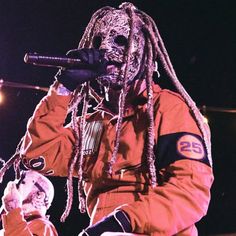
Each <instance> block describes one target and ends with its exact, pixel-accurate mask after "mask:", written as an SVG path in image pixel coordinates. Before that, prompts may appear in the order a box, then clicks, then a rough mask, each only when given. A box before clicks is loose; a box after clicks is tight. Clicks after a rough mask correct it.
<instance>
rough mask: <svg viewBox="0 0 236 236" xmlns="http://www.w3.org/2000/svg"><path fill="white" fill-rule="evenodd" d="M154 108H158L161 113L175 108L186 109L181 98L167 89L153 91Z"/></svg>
mask: <svg viewBox="0 0 236 236" xmlns="http://www.w3.org/2000/svg"><path fill="white" fill-rule="evenodd" d="M153 101H154V107H155V108H158V109H159V110H160V111H161V112H164V111H168V110H172V109H173V108H175V107H177V106H183V107H187V104H186V102H185V101H184V99H183V97H182V96H181V95H180V94H179V93H177V92H174V91H171V90H168V89H155V88H154V90H153Z"/></svg>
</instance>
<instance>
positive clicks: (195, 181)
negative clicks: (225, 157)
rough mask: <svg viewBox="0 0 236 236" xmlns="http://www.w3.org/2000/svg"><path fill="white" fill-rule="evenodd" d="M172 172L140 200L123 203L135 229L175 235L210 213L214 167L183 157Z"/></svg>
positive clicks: (142, 231)
mask: <svg viewBox="0 0 236 236" xmlns="http://www.w3.org/2000/svg"><path fill="white" fill-rule="evenodd" d="M168 172H169V173H168V174H170V175H171V177H170V178H169V180H168V181H166V182H165V183H164V184H163V185H162V186H157V187H156V188H155V189H151V190H150V191H149V193H148V194H147V195H143V196H141V197H140V201H137V202H135V203H133V204H130V205H127V206H123V207H121V209H122V210H124V211H125V212H126V213H127V214H128V215H129V217H130V221H131V226H132V232H135V233H143V234H150V233H151V232H158V233H159V234H160V235H174V234H176V233H178V232H180V231H181V230H183V229H185V228H187V227H189V226H191V225H193V224H194V223H196V222H197V221H199V220H200V219H201V218H202V217H203V216H204V215H205V214H206V212H207V209H208V205H209V201H210V187H211V185H212V181H213V175H212V170H211V168H210V167H209V166H207V165H205V164H202V163H198V162H194V161H179V162H177V163H175V164H173V165H171V166H170V167H169V170H168ZM166 174H167V173H166Z"/></svg>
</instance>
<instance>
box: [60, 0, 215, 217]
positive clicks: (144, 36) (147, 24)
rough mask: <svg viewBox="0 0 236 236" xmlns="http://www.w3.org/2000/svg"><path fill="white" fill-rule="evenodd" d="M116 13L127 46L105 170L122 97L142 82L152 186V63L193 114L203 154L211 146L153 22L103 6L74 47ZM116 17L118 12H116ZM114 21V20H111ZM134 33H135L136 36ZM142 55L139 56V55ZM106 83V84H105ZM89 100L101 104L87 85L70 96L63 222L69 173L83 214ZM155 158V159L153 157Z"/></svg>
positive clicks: (127, 6) (126, 6) (131, 10)
mask: <svg viewBox="0 0 236 236" xmlns="http://www.w3.org/2000/svg"><path fill="white" fill-rule="evenodd" d="M116 11H117V12H119V14H123V15H122V16H124V15H125V17H126V18H127V19H126V18H125V20H127V21H128V28H129V32H128V40H127V45H126V47H125V51H124V55H123V58H122V63H123V64H124V68H123V67H122V68H121V73H119V75H118V77H117V78H116V82H117V83H118V84H119V86H120V94H119V107H118V117H117V123H116V135H115V142H114V143H115V144H114V149H113V153H112V156H111V159H110V160H109V161H108V163H107V164H108V165H107V166H108V169H107V174H109V175H112V174H113V168H112V167H113V164H114V163H115V162H116V157H117V153H118V150H119V145H120V136H121V127H122V122H123V116H124V110H125V101H126V96H127V94H128V92H129V89H130V87H131V86H132V82H133V81H134V80H137V81H138V83H140V81H142V80H145V82H146V88H147V99H148V100H147V117H148V127H147V137H146V140H147V141H146V144H145V145H146V146H145V148H146V162H147V165H148V167H149V176H150V184H151V186H152V187H155V186H156V183H157V180H156V168H155V164H154V162H155V158H154V145H155V141H154V108H153V106H154V104H153V89H152V83H153V73H154V71H155V66H154V65H155V63H157V62H158V61H160V62H161V64H162V66H163V68H164V70H165V72H166V74H167V75H168V77H169V78H170V79H171V81H172V83H173V84H174V86H175V87H176V89H177V91H178V92H179V93H180V95H181V96H182V97H183V99H184V100H185V101H186V103H187V105H188V106H189V108H190V110H191V111H192V113H193V116H194V119H195V120H196V122H197V125H198V127H199V129H200V131H201V133H202V135H203V139H204V145H205V147H206V150H207V155H208V156H209V159H211V158H210V156H211V146H210V134H209V133H208V131H207V127H206V124H205V123H204V121H203V117H202V115H201V113H200V111H199V110H198V108H197V107H196V105H195V103H194V102H193V100H192V99H191V97H190V96H189V95H188V93H187V92H186V91H185V89H184V87H183V86H182V85H181V83H180V82H179V80H178V78H177V76H176V73H175V70H174V68H173V66H172V64H171V61H170V59H169V56H168V53H167V50H166V48H165V46H164V43H163V41H162V38H161V36H160V34H159V31H158V28H157V26H156V24H155V22H154V21H153V19H152V18H151V17H150V16H149V15H147V14H146V13H144V12H143V11H140V10H139V9H137V8H136V7H135V6H134V5H133V4H132V3H128V2H125V3H122V4H121V5H120V6H119V9H115V8H112V7H108V6H106V7H103V8H101V9H99V10H98V11H96V12H95V13H94V14H93V16H92V17H91V20H90V22H89V24H88V26H87V28H86V29H85V32H84V34H83V37H82V39H81V41H80V43H79V46H78V48H91V47H93V39H94V31H96V30H97V29H96V25H97V24H98V22H99V21H100V20H101V19H102V18H104V17H106V16H107V15H108V16H110V15H109V14H111V16H113V14H115V12H116ZM117 15H118V13H117ZM113 20H114V21H115V18H114V19H113ZM137 32H138V33H137ZM138 43H140V44H141V45H142V46H143V52H142V53H143V54H142V53H141V52H140V51H138V53H137V55H139V56H140V58H141V59H139V60H136V61H138V64H139V72H138V73H139V74H135V77H132V76H130V75H131V74H132V72H133V71H132V70H133V69H134V68H135V66H136V65H135V62H134V61H135V59H134V58H135V55H134V54H132V53H133V51H132V50H133V48H134V47H136V49H137V50H141V49H138V46H139V45H138ZM141 54H142V55H141ZM106 83H107V81H106ZM101 84H102V85H103V86H104V87H107V88H108V89H109V87H110V84H109V80H108V84H105V83H104V84H103V82H101ZM91 98H93V99H95V100H96V101H99V102H100V101H101V98H100V95H99V94H98V93H97V92H96V91H95V90H93V89H92V87H91V86H90V82H87V83H86V84H83V85H82V86H80V87H79V88H78V89H77V90H76V91H74V93H73V99H72V101H71V104H70V110H69V112H71V113H72V128H73V131H74V134H75V137H76V142H75V144H74V152H73V156H72V158H71V160H70V163H69V168H68V178H67V203H66V208H65V211H64V213H63V215H62V217H61V221H65V219H66V217H67V216H68V214H69V212H70V209H71V206H72V199H73V183H72V178H73V172H74V170H76V171H77V174H78V197H79V202H80V205H79V209H80V211H81V212H85V195H84V192H83V162H84V160H83V156H84V153H83V150H84V132H85V126H86V117H87V112H88V104H89V102H90V99H91ZM79 104H81V105H82V114H81V115H80V118H77V115H78V105H79ZM156 158H157V157H156Z"/></svg>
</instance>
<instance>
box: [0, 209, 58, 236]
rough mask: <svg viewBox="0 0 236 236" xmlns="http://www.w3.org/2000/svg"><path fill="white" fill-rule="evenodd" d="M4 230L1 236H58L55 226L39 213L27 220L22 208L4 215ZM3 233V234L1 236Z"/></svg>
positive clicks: (33, 214)
mask: <svg viewBox="0 0 236 236" xmlns="http://www.w3.org/2000/svg"><path fill="white" fill-rule="evenodd" d="M2 221H3V230H2V232H1V231H0V235H4V236H33V235H35V236H58V234H57V231H56V229H55V227H54V226H53V224H52V223H51V222H50V221H49V220H48V219H47V218H46V217H43V216H40V215H39V213H37V212H34V213H32V215H31V216H30V217H28V218H26V220H25V219H24V217H23V215H22V213H21V208H16V209H14V210H12V211H10V212H9V213H7V214H4V215H2ZM1 233H2V234H1Z"/></svg>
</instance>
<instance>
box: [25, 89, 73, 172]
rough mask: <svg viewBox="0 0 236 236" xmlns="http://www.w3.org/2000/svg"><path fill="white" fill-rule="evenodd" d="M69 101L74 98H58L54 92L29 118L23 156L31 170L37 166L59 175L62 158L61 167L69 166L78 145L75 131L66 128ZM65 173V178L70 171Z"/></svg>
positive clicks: (45, 98) (43, 100) (44, 99)
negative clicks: (73, 151)
mask: <svg viewBox="0 0 236 236" xmlns="http://www.w3.org/2000/svg"><path fill="white" fill-rule="evenodd" d="M69 101H70V96H60V95H57V94H56V92H55V91H54V89H53V90H51V91H50V92H49V94H48V95H47V96H46V97H44V98H43V99H42V101H41V102H40V103H39V104H38V106H37V107H36V109H35V112H34V114H33V116H32V118H30V119H29V121H28V124H27V132H26V134H25V136H24V139H23V143H22V146H21V154H22V156H23V158H24V161H25V163H27V164H28V165H29V167H30V168H31V167H33V165H32V163H33V164H34V165H37V166H38V167H39V166H40V167H39V169H38V170H41V169H43V170H44V171H49V170H51V169H54V170H53V171H54V173H55V172H56V171H57V170H58V167H60V166H58V160H59V159H60V161H61V162H60V165H61V167H62V164H64V166H67V163H68V160H69V158H70V156H71V154H72V146H73V143H74V135H73V132H72V130H71V129H70V128H65V127H64V123H65V119H66V117H67V109H68V103H69ZM56 160H57V161H56ZM55 165H57V166H55ZM59 172H61V171H59ZM63 172H65V173H63V174H62V175H65V174H66V170H65V169H63ZM60 175H61V173H60Z"/></svg>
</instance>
